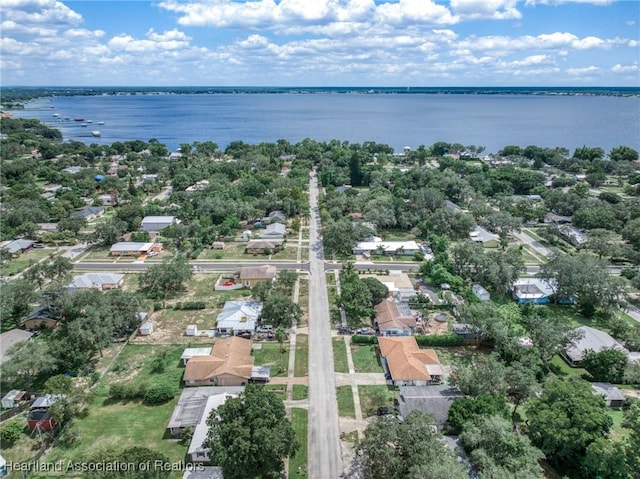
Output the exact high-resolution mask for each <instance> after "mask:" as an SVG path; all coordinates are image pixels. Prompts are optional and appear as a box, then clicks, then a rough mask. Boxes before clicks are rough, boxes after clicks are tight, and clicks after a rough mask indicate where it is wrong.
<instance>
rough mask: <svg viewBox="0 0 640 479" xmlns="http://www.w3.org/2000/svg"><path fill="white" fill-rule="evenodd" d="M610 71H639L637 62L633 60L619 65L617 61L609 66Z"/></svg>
mask: <svg viewBox="0 0 640 479" xmlns="http://www.w3.org/2000/svg"><path fill="white" fill-rule="evenodd" d="M611 71H612V72H613V73H633V72H637V71H640V67H638V62H635V63H633V64H631V65H621V64H620V63H617V64H616V65H614V66H613V67H611Z"/></svg>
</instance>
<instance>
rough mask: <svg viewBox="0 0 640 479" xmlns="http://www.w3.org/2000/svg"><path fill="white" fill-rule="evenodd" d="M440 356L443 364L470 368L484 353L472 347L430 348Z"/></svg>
mask: <svg viewBox="0 0 640 479" xmlns="http://www.w3.org/2000/svg"><path fill="white" fill-rule="evenodd" d="M429 349H433V350H434V351H435V352H436V354H437V355H438V359H440V362H441V363H442V364H446V365H447V366H451V367H455V366H468V365H469V364H471V361H472V360H473V358H474V357H475V356H477V355H478V354H479V353H481V352H482V351H479V350H478V349H477V348H476V347H472V346H460V347H456V348H429Z"/></svg>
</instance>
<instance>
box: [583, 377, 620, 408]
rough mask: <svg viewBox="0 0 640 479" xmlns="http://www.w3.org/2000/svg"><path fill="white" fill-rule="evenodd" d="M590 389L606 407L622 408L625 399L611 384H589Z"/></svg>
mask: <svg viewBox="0 0 640 479" xmlns="http://www.w3.org/2000/svg"><path fill="white" fill-rule="evenodd" d="M591 389H593V392H594V394H600V395H601V396H602V397H603V398H604V400H605V402H606V403H607V406H608V407H615V408H618V407H622V406H624V403H625V401H626V398H625V397H624V395H623V394H622V392H621V391H620V389H618V388H617V387H615V386H614V385H613V384H611V383H591Z"/></svg>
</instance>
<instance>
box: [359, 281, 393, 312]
mask: <svg viewBox="0 0 640 479" xmlns="http://www.w3.org/2000/svg"><path fill="white" fill-rule="evenodd" d="M360 281H362V283H363V284H364V285H365V286H366V288H367V289H368V290H369V295H370V297H371V304H372V305H373V306H375V305H376V304H378V303H380V302H381V301H383V300H385V299H387V298H388V297H389V288H387V287H386V286H385V285H384V284H382V283H381V282H380V280H379V279H377V278H362V279H361V280H360Z"/></svg>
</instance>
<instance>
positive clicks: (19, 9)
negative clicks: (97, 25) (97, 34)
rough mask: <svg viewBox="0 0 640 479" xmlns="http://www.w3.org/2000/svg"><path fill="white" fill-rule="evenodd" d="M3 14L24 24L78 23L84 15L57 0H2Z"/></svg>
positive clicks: (0, 4)
mask: <svg viewBox="0 0 640 479" xmlns="http://www.w3.org/2000/svg"><path fill="white" fill-rule="evenodd" d="M0 9H1V10H2V15H3V17H4V18H5V19H7V20H12V21H14V22H17V23H20V24H24V25H33V24H39V25H60V26H64V25H78V24H80V23H81V22H82V16H81V15H79V14H78V13H76V12H75V11H73V10H71V9H70V8H69V7H67V6H66V5H64V4H63V3H62V2H58V1H55V0H0Z"/></svg>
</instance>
